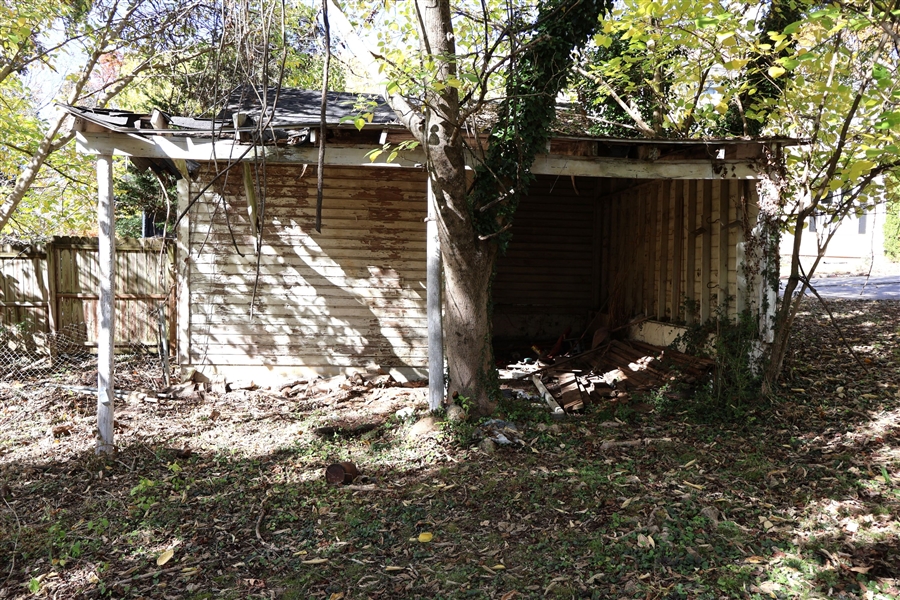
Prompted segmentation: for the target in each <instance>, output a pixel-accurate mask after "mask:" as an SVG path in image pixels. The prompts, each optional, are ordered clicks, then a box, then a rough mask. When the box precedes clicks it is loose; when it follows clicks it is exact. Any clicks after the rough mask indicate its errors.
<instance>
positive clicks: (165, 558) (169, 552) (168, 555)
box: [156, 548, 175, 567]
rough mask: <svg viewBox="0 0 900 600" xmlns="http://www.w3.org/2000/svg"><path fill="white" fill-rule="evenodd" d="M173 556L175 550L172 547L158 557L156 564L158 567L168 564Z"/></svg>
mask: <svg viewBox="0 0 900 600" xmlns="http://www.w3.org/2000/svg"><path fill="white" fill-rule="evenodd" d="M173 556H175V550H173V549H172V548H169V549H168V550H166V551H165V552H163V553H162V554H160V555H159V557H158V558H157V559H156V566H158V567H161V566H163V565H164V564H166V563H167V562H169V561H170V560H172V557H173Z"/></svg>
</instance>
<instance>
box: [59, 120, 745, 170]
mask: <svg viewBox="0 0 900 600" xmlns="http://www.w3.org/2000/svg"><path fill="white" fill-rule="evenodd" d="M76 143H77V146H78V151H79V152H81V153H84V154H94V155H100V154H111V155H116V156H142V157H147V158H169V159H173V160H193V161H198V162H209V161H213V160H216V161H220V162H221V161H226V162H227V161H229V160H237V159H238V158H239V157H241V156H244V155H245V153H246V152H247V146H246V145H242V144H239V143H237V142H235V141H234V140H219V141H214V140H210V139H194V138H181V137H178V138H176V137H163V136H155V135H154V136H140V135H135V134H120V133H95V132H79V133H78V134H77V135H76ZM372 149H373V146H372V145H370V144H365V145H354V146H336V145H332V146H329V147H328V148H326V151H325V163H326V164H328V165H335V166H361V167H366V166H376V167H395V168H421V167H422V165H423V164H424V162H425V155H424V153H423V152H422V150H421V148H417V149H415V150H411V151H407V152H403V153H402V154H401V156H399V157H398V158H397V159H396V160H395V161H394V162H390V163H388V162H378V161H376V162H372V161H371V160H369V157H368V156H367V155H368V154H369V153H370V152H371V150H372ZM317 155H318V149H317V148H316V147H314V146H294V147H284V146H257V147H256V149H255V150H253V151H251V152H249V153H247V154H246V155H245V158H246V160H254V159H261V158H263V157H265V160H266V162H267V163H268V164H289V163H294V164H315V163H317V162H318V160H317V159H318V156H317ZM386 155H387V153H383V154H382V155H381V156H383V157H386ZM473 164H474V159H473ZM532 171H533V172H534V173H535V174H538V175H564V176H576V177H609V178H617V179H760V178H761V177H762V174H761V173H760V172H759V170H758V168H757V166H756V163H755V161H753V160H749V159H743V160H659V161H646V160H637V159H624V158H609V157H596V156H563V155H541V156H538V157H537V159H536V160H535V161H534V164H533V165H532Z"/></svg>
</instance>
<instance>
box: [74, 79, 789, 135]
mask: <svg viewBox="0 0 900 600" xmlns="http://www.w3.org/2000/svg"><path fill="white" fill-rule="evenodd" d="M321 100H322V94H321V92H320V91H315V90H301V89H295V88H281V89H280V90H277V89H276V88H270V89H269V90H268V91H267V92H266V94H265V98H263V94H262V92H261V90H259V91H258V90H256V89H254V88H252V87H250V86H242V87H239V88H236V89H235V90H234V91H233V92H232V93H231V95H230V97H229V99H228V101H227V103H226V105H225V107H224V108H223V109H222V110H221V111H220V112H219V113H218V114H217V115H216V118H214V119H208V118H194V117H186V116H179V115H170V114H167V113H163V112H160V114H161V115H162V116H163V117H164V118H165V120H166V123H167V128H166V129H165V130H156V129H154V127H153V125H152V124H151V114H150V113H136V112H131V111H127V110H120V109H98V108H90V107H82V106H69V105H60V106H62V108H63V109H64V110H66V111H68V112H69V113H71V114H73V115H74V116H76V117H80V118H82V119H84V120H86V121H89V122H91V123H94V124H96V125H100V126H102V127H104V128H106V129H109V130H111V131H117V132H120V133H135V132H137V131H138V130H139V131H140V132H142V133H153V132H160V133H161V132H163V131H165V133H167V134H170V135H172V134H174V135H179V134H182V135H191V136H204V135H215V136H219V135H222V134H231V133H233V132H234V131H235V127H234V121H233V116H234V115H235V114H236V113H243V114H245V115H247V116H248V117H249V118H250V120H249V121H248V122H247V124H245V125H244V126H243V127H241V128H238V129H237V131H247V132H251V131H258V130H259V129H260V124H262V125H263V127H264V129H265V130H269V131H270V132H284V131H289V130H302V129H308V128H311V127H318V126H320V125H321V120H320V115H321ZM557 112H558V113H559V116H560V123H562V122H564V126H561V127H560V129H561V130H560V131H556V132H555V135H554V137H555V138H560V139H563V138H564V139H570V140H585V141H597V142H602V143H604V144H613V145H615V144H622V145H629V146H631V145H635V144H639V145H646V144H651V145H658V146H698V145H716V146H722V145H726V146H727V145H737V144H754V143H756V144H759V143H765V144H773V143H774V144H777V145H781V146H785V145H793V144H796V143H798V141H797V140H795V139H793V138H785V137H765V138H763V137H755V138H754V137H730V138H643V137H635V138H616V137H608V136H596V135H590V134H588V133H587V132H584V133H575V134H573V131H574V130H577V124H578V123H580V122H583V123H584V129H587V127H588V124H587V122H586V121H585V120H584V119H579V112H580V111H579V109H578V107H576V106H574V105H571V104H559V105H558V107H557ZM357 116H363V118H364V120H365V127H371V128H378V129H398V130H399V129H405V128H404V126H403V125H402V124H401V123H400V121H399V119H397V115H396V114H395V113H394V111H393V109H391V108H390V106H388V104H387V103H386V102H385V101H384V99H383V98H382V97H381V96H378V95H376V94H364V93H352V92H328V94H327V103H326V112H325V122H326V125H327V126H329V127H332V128H334V127H342V128H347V129H355V128H356V124H355V123H353V119H354V117H357ZM563 130H564V131H563ZM273 136H274V138H275V139H281V138H286V137H290V133H286V134H283V133H274V134H272V133H270V134H269V135H267V136H265V137H266V138H268V140H269V141H271V139H272V138H273ZM264 141H265V139H264Z"/></svg>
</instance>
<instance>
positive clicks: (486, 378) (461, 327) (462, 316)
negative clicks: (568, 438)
mask: <svg viewBox="0 0 900 600" xmlns="http://www.w3.org/2000/svg"><path fill="white" fill-rule="evenodd" d="M417 7H418V10H419V14H420V16H421V20H422V21H421V23H422V29H423V34H424V36H423V38H424V39H423V45H424V48H423V51H424V52H426V53H427V54H428V55H431V56H454V55H455V54H456V45H455V43H454V35H453V23H452V20H451V15H450V4H449V3H448V2H446V1H445V0H417ZM435 76H436V79H437V80H438V81H441V80H447V79H450V78H455V77H456V63H455V62H453V61H446V60H445V61H440V63H439V66H438V69H437V73H436V74H435ZM459 121H460V110H459V94H458V92H457V90H456V89H455V88H453V87H450V86H448V87H446V88H444V89H443V90H441V91H429V92H427V94H426V111H425V120H424V123H423V131H422V132H421V135H420V139H421V141H422V143H423V147H424V150H425V153H426V155H427V157H428V176H429V178H430V179H431V185H432V188H433V190H434V196H435V204H436V208H437V211H436V213H437V214H436V218H437V221H438V223H437V225H438V235H439V236H440V240H441V257H442V259H443V267H444V311H445V312H444V346H445V354H446V357H447V364H448V367H449V371H450V373H449V375H450V382H449V390H448V391H449V393H450V394H451V395H452V394H454V393H455V392H456V393H458V394H459V395H460V396H465V397H467V398H469V399H470V401H471V402H472V405H473V407H474V411H475V412H476V413H477V414H482V415H484V414H489V413H491V412H493V410H494V407H495V406H494V403H493V401H492V400H491V394H490V391H491V389H493V386H492V381H493V380H494V378H493V377H492V375H493V373H494V370H493V369H494V364H493V350H492V346H491V343H492V342H491V337H492V336H491V320H490V314H489V304H490V302H489V300H490V283H491V275H492V273H493V270H494V260H495V258H496V256H497V249H496V244H493V243H492V242H490V241H482V240H479V239H478V235H477V233H476V231H475V227H474V225H473V219H472V213H471V208H470V206H469V203H468V199H467V189H466V161H465V154H464V148H463V139H462V135H461V133H462V132H461V130H460V125H459ZM414 133H415V132H414Z"/></svg>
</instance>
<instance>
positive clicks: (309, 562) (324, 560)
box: [300, 558, 328, 565]
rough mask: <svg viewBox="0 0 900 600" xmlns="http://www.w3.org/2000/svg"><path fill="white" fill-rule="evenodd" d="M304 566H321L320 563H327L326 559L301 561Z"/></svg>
mask: <svg viewBox="0 0 900 600" xmlns="http://www.w3.org/2000/svg"><path fill="white" fill-rule="evenodd" d="M300 562H302V563H303V564H304V565H321V564H322V563H327V562H328V559H327V558H311V559H309V560H301V561H300Z"/></svg>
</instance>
